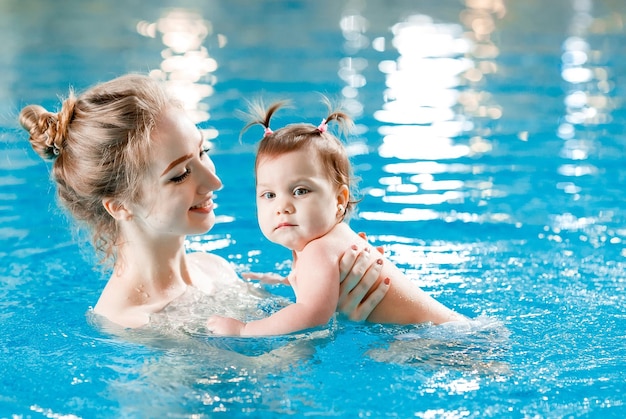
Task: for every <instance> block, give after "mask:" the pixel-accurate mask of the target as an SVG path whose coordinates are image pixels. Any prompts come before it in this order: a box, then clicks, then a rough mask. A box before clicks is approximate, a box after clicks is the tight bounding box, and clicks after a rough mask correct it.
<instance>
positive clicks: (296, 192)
mask: <svg viewBox="0 0 626 419" xmlns="http://www.w3.org/2000/svg"><path fill="white" fill-rule="evenodd" d="M309 192H311V191H309V190H308V189H307V188H296V189H294V191H293V194H294V195H295V196H300V195H306V194H308V193H309Z"/></svg>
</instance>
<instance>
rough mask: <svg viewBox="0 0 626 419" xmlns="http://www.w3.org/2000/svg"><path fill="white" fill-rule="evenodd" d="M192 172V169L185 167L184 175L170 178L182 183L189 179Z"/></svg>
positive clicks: (172, 180)
mask: <svg viewBox="0 0 626 419" xmlns="http://www.w3.org/2000/svg"><path fill="white" fill-rule="evenodd" d="M190 174H191V170H189V169H187V168H185V172H184V173H183V174H182V175H178V176H175V177H173V178H171V179H170V181H171V182H174V183H181V182H182V181H183V180H185V179H187V176H189V175H190Z"/></svg>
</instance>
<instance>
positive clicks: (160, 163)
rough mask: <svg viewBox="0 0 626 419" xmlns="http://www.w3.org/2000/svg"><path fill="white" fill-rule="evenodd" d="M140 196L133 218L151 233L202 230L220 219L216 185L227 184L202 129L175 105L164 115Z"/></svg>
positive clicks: (156, 131) (155, 132)
mask: <svg viewBox="0 0 626 419" xmlns="http://www.w3.org/2000/svg"><path fill="white" fill-rule="evenodd" d="M150 145H151V149H150V150H148V151H146V152H148V153H150V155H151V156H152V159H151V162H150V164H149V169H148V171H149V173H148V175H147V176H146V178H145V179H144V181H143V185H142V191H141V196H142V197H143V199H141V202H140V203H139V204H135V205H133V209H132V220H133V221H134V222H135V223H136V225H137V226H139V228H140V230H141V231H143V232H144V233H145V234H147V235H148V236H153V237H161V236H163V235H175V236H183V235H188V234H202V233H205V232H207V231H208V230H210V229H211V228H212V227H213V225H214V224H215V214H214V212H213V209H214V206H215V205H214V202H213V199H214V195H213V191H215V190H217V189H219V188H221V187H222V182H221V181H220V179H219V178H218V177H217V175H216V174H215V165H214V164H213V161H211V159H210V157H209V156H208V154H207V151H208V149H207V148H206V144H205V141H204V139H203V137H202V134H201V132H200V131H199V130H198V128H197V127H196V126H195V125H194V123H193V122H192V121H191V120H190V119H189V118H188V117H187V115H186V114H185V111H184V110H182V109H179V108H176V107H173V106H170V107H167V108H166V109H164V110H163V112H162V113H161V114H160V115H159V118H158V119H157V123H156V126H155V127H154V129H153V131H152V135H151V142H150Z"/></svg>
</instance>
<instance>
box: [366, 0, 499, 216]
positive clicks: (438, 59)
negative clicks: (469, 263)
mask: <svg viewBox="0 0 626 419" xmlns="http://www.w3.org/2000/svg"><path fill="white" fill-rule="evenodd" d="M504 14H505V8H504V6H503V2H502V1H501V0H467V1H466V9H465V10H464V11H463V12H462V13H461V15H460V22H461V23H460V24H459V23H446V22H443V23H441V22H435V21H434V20H433V19H432V18H431V17H430V16H426V15H413V16H409V17H408V18H406V19H405V20H403V21H401V22H398V23H396V24H395V25H393V26H392V28H391V33H392V39H391V40H390V41H386V40H385V39H384V38H382V37H379V38H375V39H374V40H373V41H372V43H371V44H372V48H373V49H374V50H376V51H381V52H384V51H386V50H387V49H388V48H389V46H391V47H393V48H395V50H396V51H397V52H398V54H399V56H398V58H397V59H396V60H389V59H386V60H383V61H381V62H380V63H379V65H378V69H379V71H380V72H381V73H383V74H384V75H385V83H386V90H385V92H384V100H385V103H384V105H383V106H382V108H381V109H379V110H377V111H376V112H375V113H374V118H375V119H376V120H378V121H380V122H382V123H383V125H382V126H381V127H380V129H379V133H380V134H381V135H382V136H383V140H382V144H381V145H380V147H379V149H378V152H379V155H380V156H381V157H383V158H388V159H398V160H413V161H411V162H406V163H395V164H389V165H385V166H384V168H383V170H384V171H385V172H387V173H389V174H390V175H393V176H389V177H387V178H383V179H381V180H380V184H381V186H382V187H381V188H372V189H370V190H369V191H368V193H369V194H370V195H373V196H377V197H380V198H381V199H382V201H383V202H391V203H395V204H399V205H401V206H404V207H405V209H404V210H402V211H401V212H400V214H393V215H391V214H385V215H383V214H380V213H368V214H365V216H366V217H368V218H375V217H380V218H376V219H383V218H384V219H385V220H390V219H393V220H398V221H406V220H426V219H433V218H439V219H446V220H448V221H451V220H453V219H456V220H459V219H464V220H465V221H469V222H474V221H476V222H480V221H481V220H485V219H486V218H490V217H484V218H483V217H479V216H476V217H474V216H471V215H470V216H467V215H464V216H460V217H457V216H456V215H454V216H450V215H449V214H444V213H437V212H436V211H434V210H423V209H419V208H410V207H424V206H435V205H441V204H455V203H463V202H464V201H465V200H466V199H467V198H468V197H474V196H477V197H479V199H485V198H487V197H493V196H496V195H497V194H496V193H491V192H490V191H488V190H480V191H478V192H477V193H474V192H470V191H468V189H469V188H472V187H474V186H475V185H477V183H469V182H466V181H465V180H464V179H466V176H458V177H457V178H452V179H451V176H450V175H451V174H454V173H457V174H471V173H476V170H475V169H474V167H473V166H472V165H464V164H454V163H453V164H444V163H439V162H438V161H441V160H447V161H450V160H457V159H461V158H464V157H468V156H474V155H480V154H483V153H488V152H490V151H491V148H492V147H491V142H490V141H489V140H488V136H489V134H490V132H489V130H488V129H485V130H481V129H479V127H477V125H476V121H477V120H480V119H487V120H494V119H498V118H500V117H501V115H502V111H501V109H500V108H499V107H498V106H496V105H493V104H492V103H490V101H491V96H490V95H489V94H488V93H487V92H484V91H482V90H480V89H479V88H478V87H479V83H480V82H481V81H483V80H484V75H486V74H490V73H495V72H496V71H497V66H496V65H495V60H494V58H496V57H497V55H498V54H499V50H498V48H497V47H496V46H495V45H494V44H493V42H491V34H492V33H493V31H494V30H495V26H496V25H495V19H496V18H501V17H503V16H504ZM470 131H471V132H474V133H475V134H476V135H473V136H472V138H471V139H470V140H469V142H465V143H461V142H459V141H456V140H455V139H456V138H458V137H460V136H464V135H465V136H467V134H466V133H467V132H470ZM439 174H442V175H445V179H441V178H439V177H438V175H439ZM390 179H393V182H392V183H387V182H388V180H390ZM487 183H488V186H486V187H487V188H491V187H492V184H491V182H487ZM481 187H485V185H481ZM406 207H409V208H406ZM407 210H409V211H407ZM411 210H417V211H416V212H415V211H411ZM361 215H363V214H361ZM498 220H502V217H500V216H497V217H496V216H494V217H491V221H492V222H497V221H498Z"/></svg>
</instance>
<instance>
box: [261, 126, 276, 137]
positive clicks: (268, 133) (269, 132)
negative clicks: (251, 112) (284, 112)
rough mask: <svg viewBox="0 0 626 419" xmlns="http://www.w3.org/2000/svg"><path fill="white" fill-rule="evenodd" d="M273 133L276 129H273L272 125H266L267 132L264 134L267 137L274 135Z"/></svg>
mask: <svg viewBox="0 0 626 419" xmlns="http://www.w3.org/2000/svg"><path fill="white" fill-rule="evenodd" d="M273 133H274V131H272V130H271V129H270V127H265V133H264V134H263V136H264V137H267V136H268V135H272V134H273Z"/></svg>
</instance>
